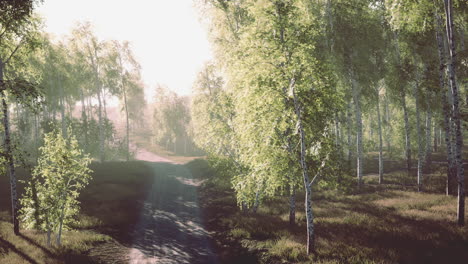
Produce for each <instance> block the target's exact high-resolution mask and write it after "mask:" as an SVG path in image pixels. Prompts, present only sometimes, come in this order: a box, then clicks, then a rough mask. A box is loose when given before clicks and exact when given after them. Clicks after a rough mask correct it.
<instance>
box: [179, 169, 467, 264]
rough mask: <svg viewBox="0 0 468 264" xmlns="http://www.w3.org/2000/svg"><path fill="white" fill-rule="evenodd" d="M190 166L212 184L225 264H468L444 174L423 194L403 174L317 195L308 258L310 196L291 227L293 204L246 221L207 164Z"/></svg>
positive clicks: (206, 203)
mask: <svg viewBox="0 0 468 264" xmlns="http://www.w3.org/2000/svg"><path fill="white" fill-rule="evenodd" d="M188 167H189V168H190V169H191V170H192V171H193V174H195V175H199V177H204V176H206V177H207V178H209V179H208V180H207V181H206V182H205V184H204V185H203V187H202V190H201V191H200V201H201V202H202V207H203V212H204V217H205V219H206V224H207V228H208V229H209V231H211V232H213V234H214V238H215V241H216V248H217V251H218V254H219V255H220V258H221V262H222V263H232V264H234V263H244V264H245V263H312V262H314V263H467V260H468V227H463V228H460V227H458V226H457V225H456V224H455V219H456V204H457V201H456V197H447V196H445V195H443V194H442V192H443V190H444V186H443V185H444V183H445V179H444V176H443V173H441V171H442V169H441V170H439V169H437V168H435V169H434V172H433V173H432V174H427V175H425V183H426V185H427V186H428V187H426V191H427V192H425V193H418V192H416V186H415V184H414V182H415V176H411V177H408V175H407V173H406V171H399V170H394V171H393V172H391V173H388V174H386V178H385V179H386V184H385V185H383V186H382V185H378V184H377V183H378V176H377V175H375V174H369V175H367V176H366V177H365V179H364V182H365V187H364V188H363V189H364V190H362V191H361V192H360V193H359V194H345V193H339V192H331V191H328V192H320V191H318V192H317V191H316V192H314V194H313V208H314V214H315V217H316V218H315V227H316V249H317V253H316V254H315V255H313V256H307V255H306V251H305V243H306V237H305V230H306V226H305V214H304V213H303V210H304V208H303V202H302V201H303V199H304V196H303V195H298V197H297V201H298V202H297V206H298V208H297V225H296V226H293V227H291V226H289V211H288V198H287V197H276V198H274V199H271V200H269V201H267V202H266V203H265V204H263V206H261V207H260V208H259V211H258V213H256V214H253V213H250V214H243V213H241V212H240V211H239V209H238V207H237V206H236V202H235V196H234V194H233V192H232V190H230V189H229V188H227V187H226V185H222V184H220V183H219V182H217V181H213V180H210V179H213V177H214V172H213V171H211V170H209V169H208V168H207V167H206V164H205V167H204V166H203V161H200V160H198V161H194V162H191V163H190V164H188ZM465 214H468V210H467V211H466V212H465Z"/></svg>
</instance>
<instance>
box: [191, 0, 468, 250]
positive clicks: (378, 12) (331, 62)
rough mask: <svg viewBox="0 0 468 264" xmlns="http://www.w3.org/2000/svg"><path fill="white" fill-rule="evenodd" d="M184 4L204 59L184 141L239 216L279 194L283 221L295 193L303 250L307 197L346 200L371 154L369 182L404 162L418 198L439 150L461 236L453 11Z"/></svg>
mask: <svg viewBox="0 0 468 264" xmlns="http://www.w3.org/2000/svg"><path fill="white" fill-rule="evenodd" d="M198 7H199V9H200V12H201V14H202V16H203V17H204V18H206V19H205V22H206V24H207V26H208V29H209V32H210V39H211V43H212V44H213V48H214V54H215V59H214V60H213V61H212V62H209V63H207V64H206V65H205V67H204V69H203V70H202V71H201V72H200V73H199V76H198V79H197V81H196V82H195V84H194V95H193V98H192V108H191V113H192V122H193V128H194V137H195V141H196V143H197V144H198V145H199V146H200V147H201V148H202V149H204V150H205V151H206V152H207V153H208V154H209V159H210V162H211V164H212V166H214V167H215V168H217V169H218V171H219V173H220V174H222V175H223V176H225V177H226V179H228V180H229V181H230V182H231V184H232V187H233V188H234V190H235V191H236V194H237V201H238V203H239V206H240V207H241V208H242V209H243V210H245V211H247V210H252V211H256V210H257V208H258V206H259V204H260V203H261V201H262V200H264V199H267V198H268V197H270V196H273V195H277V194H288V195H289V196H290V223H291V224H294V222H295V196H296V192H297V191H298V190H299V188H302V189H303V191H304V192H305V214H306V221H307V252H308V253H311V252H313V251H314V215H313V210H312V199H311V197H312V195H313V193H314V190H318V189H330V188H331V189H336V188H347V187H349V186H350V184H355V186H356V187H355V188H356V189H357V190H359V189H360V188H361V187H362V182H363V180H362V179H363V174H364V170H365V168H366V166H367V165H366V164H365V163H366V162H374V161H372V160H371V159H370V158H369V157H371V156H370V155H368V152H373V151H374V152H377V153H378V161H375V162H377V163H378V168H379V170H378V172H379V183H381V184H382V183H385V168H384V158H385V159H387V160H388V159H397V160H404V161H405V164H406V165H405V167H406V170H407V172H408V175H410V176H411V177H413V175H414V182H415V185H416V186H417V189H418V191H424V187H425V179H424V174H425V173H427V172H428V171H430V170H431V163H432V158H431V156H432V153H433V152H434V151H438V150H439V151H440V150H443V153H444V155H445V159H446V160H447V184H446V186H447V187H446V193H447V195H452V194H454V193H455V192H457V193H458V207H457V208H458V210H457V211H458V216H457V222H458V224H459V225H461V226H462V225H464V210H465V209H464V206H465V205H464V201H465V186H464V182H465V181H464V172H463V159H462V148H463V131H466V122H467V121H468V120H467V115H466V114H467V113H468V111H467V105H468V93H467V86H466V80H467V76H468V75H467V69H468V67H467V58H468V56H466V55H467V51H466V48H465V40H464V38H465V35H464V32H465V30H466V26H467V24H468V23H467V10H468V6H467V3H466V1H456V0H444V1H432V0H424V1H412V0H407V1H394V0H385V1H384V0H351V1H348V0H346V1H345V0H338V1H330V0H320V1H304V0H287V1H280V0H256V1H252V0H238V1H224V0H208V1H199V2H198ZM464 122H465V124H464ZM366 157H367V158H366ZM413 164H416V165H415V166H416V169H415V170H411V169H412V167H413ZM413 172H415V173H413ZM351 173H355V175H356V177H355V179H356V180H355V181H354V180H352V179H351V178H350V177H348V175H351ZM353 182H354V183H353ZM301 186H302V187H301ZM456 190H457V191H456Z"/></svg>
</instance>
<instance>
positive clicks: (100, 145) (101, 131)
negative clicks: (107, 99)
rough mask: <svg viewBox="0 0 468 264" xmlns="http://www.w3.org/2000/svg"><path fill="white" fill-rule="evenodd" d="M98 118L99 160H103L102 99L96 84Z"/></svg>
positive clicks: (99, 88)
mask: <svg viewBox="0 0 468 264" xmlns="http://www.w3.org/2000/svg"><path fill="white" fill-rule="evenodd" d="M97 96H98V119H99V160H100V161H101V162H104V160H105V154H104V124H103V122H104V121H103V118H102V100H101V87H99V86H98V92H97Z"/></svg>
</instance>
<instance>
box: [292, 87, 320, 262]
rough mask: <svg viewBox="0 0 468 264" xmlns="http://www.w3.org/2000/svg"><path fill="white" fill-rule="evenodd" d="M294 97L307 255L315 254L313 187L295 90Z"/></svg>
mask: <svg viewBox="0 0 468 264" xmlns="http://www.w3.org/2000/svg"><path fill="white" fill-rule="evenodd" d="M293 97H294V109H295V112H296V117H297V122H298V128H299V135H300V140H301V161H300V163H301V168H302V176H303V179H304V189H305V193H306V195H305V203H304V208H305V213H306V222H307V254H308V255H309V254H311V253H313V252H315V234H314V214H313V211H312V186H311V181H310V177H309V171H308V169H307V162H306V144H305V133H304V129H303V127H302V117H301V107H300V105H299V102H298V100H297V97H296V94H295V91H294V88H293Z"/></svg>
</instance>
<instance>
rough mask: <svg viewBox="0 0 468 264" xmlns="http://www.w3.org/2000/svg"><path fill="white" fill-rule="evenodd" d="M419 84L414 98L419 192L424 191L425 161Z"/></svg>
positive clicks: (415, 88)
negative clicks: (423, 167) (423, 173)
mask: <svg viewBox="0 0 468 264" xmlns="http://www.w3.org/2000/svg"><path fill="white" fill-rule="evenodd" d="M417 90H418V84H417V82H416V84H415V85H414V98H415V100H416V132H417V137H418V192H421V191H422V187H423V185H422V163H423V154H422V142H421V117H420V113H419V98H418V97H419V96H418V92H417Z"/></svg>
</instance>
